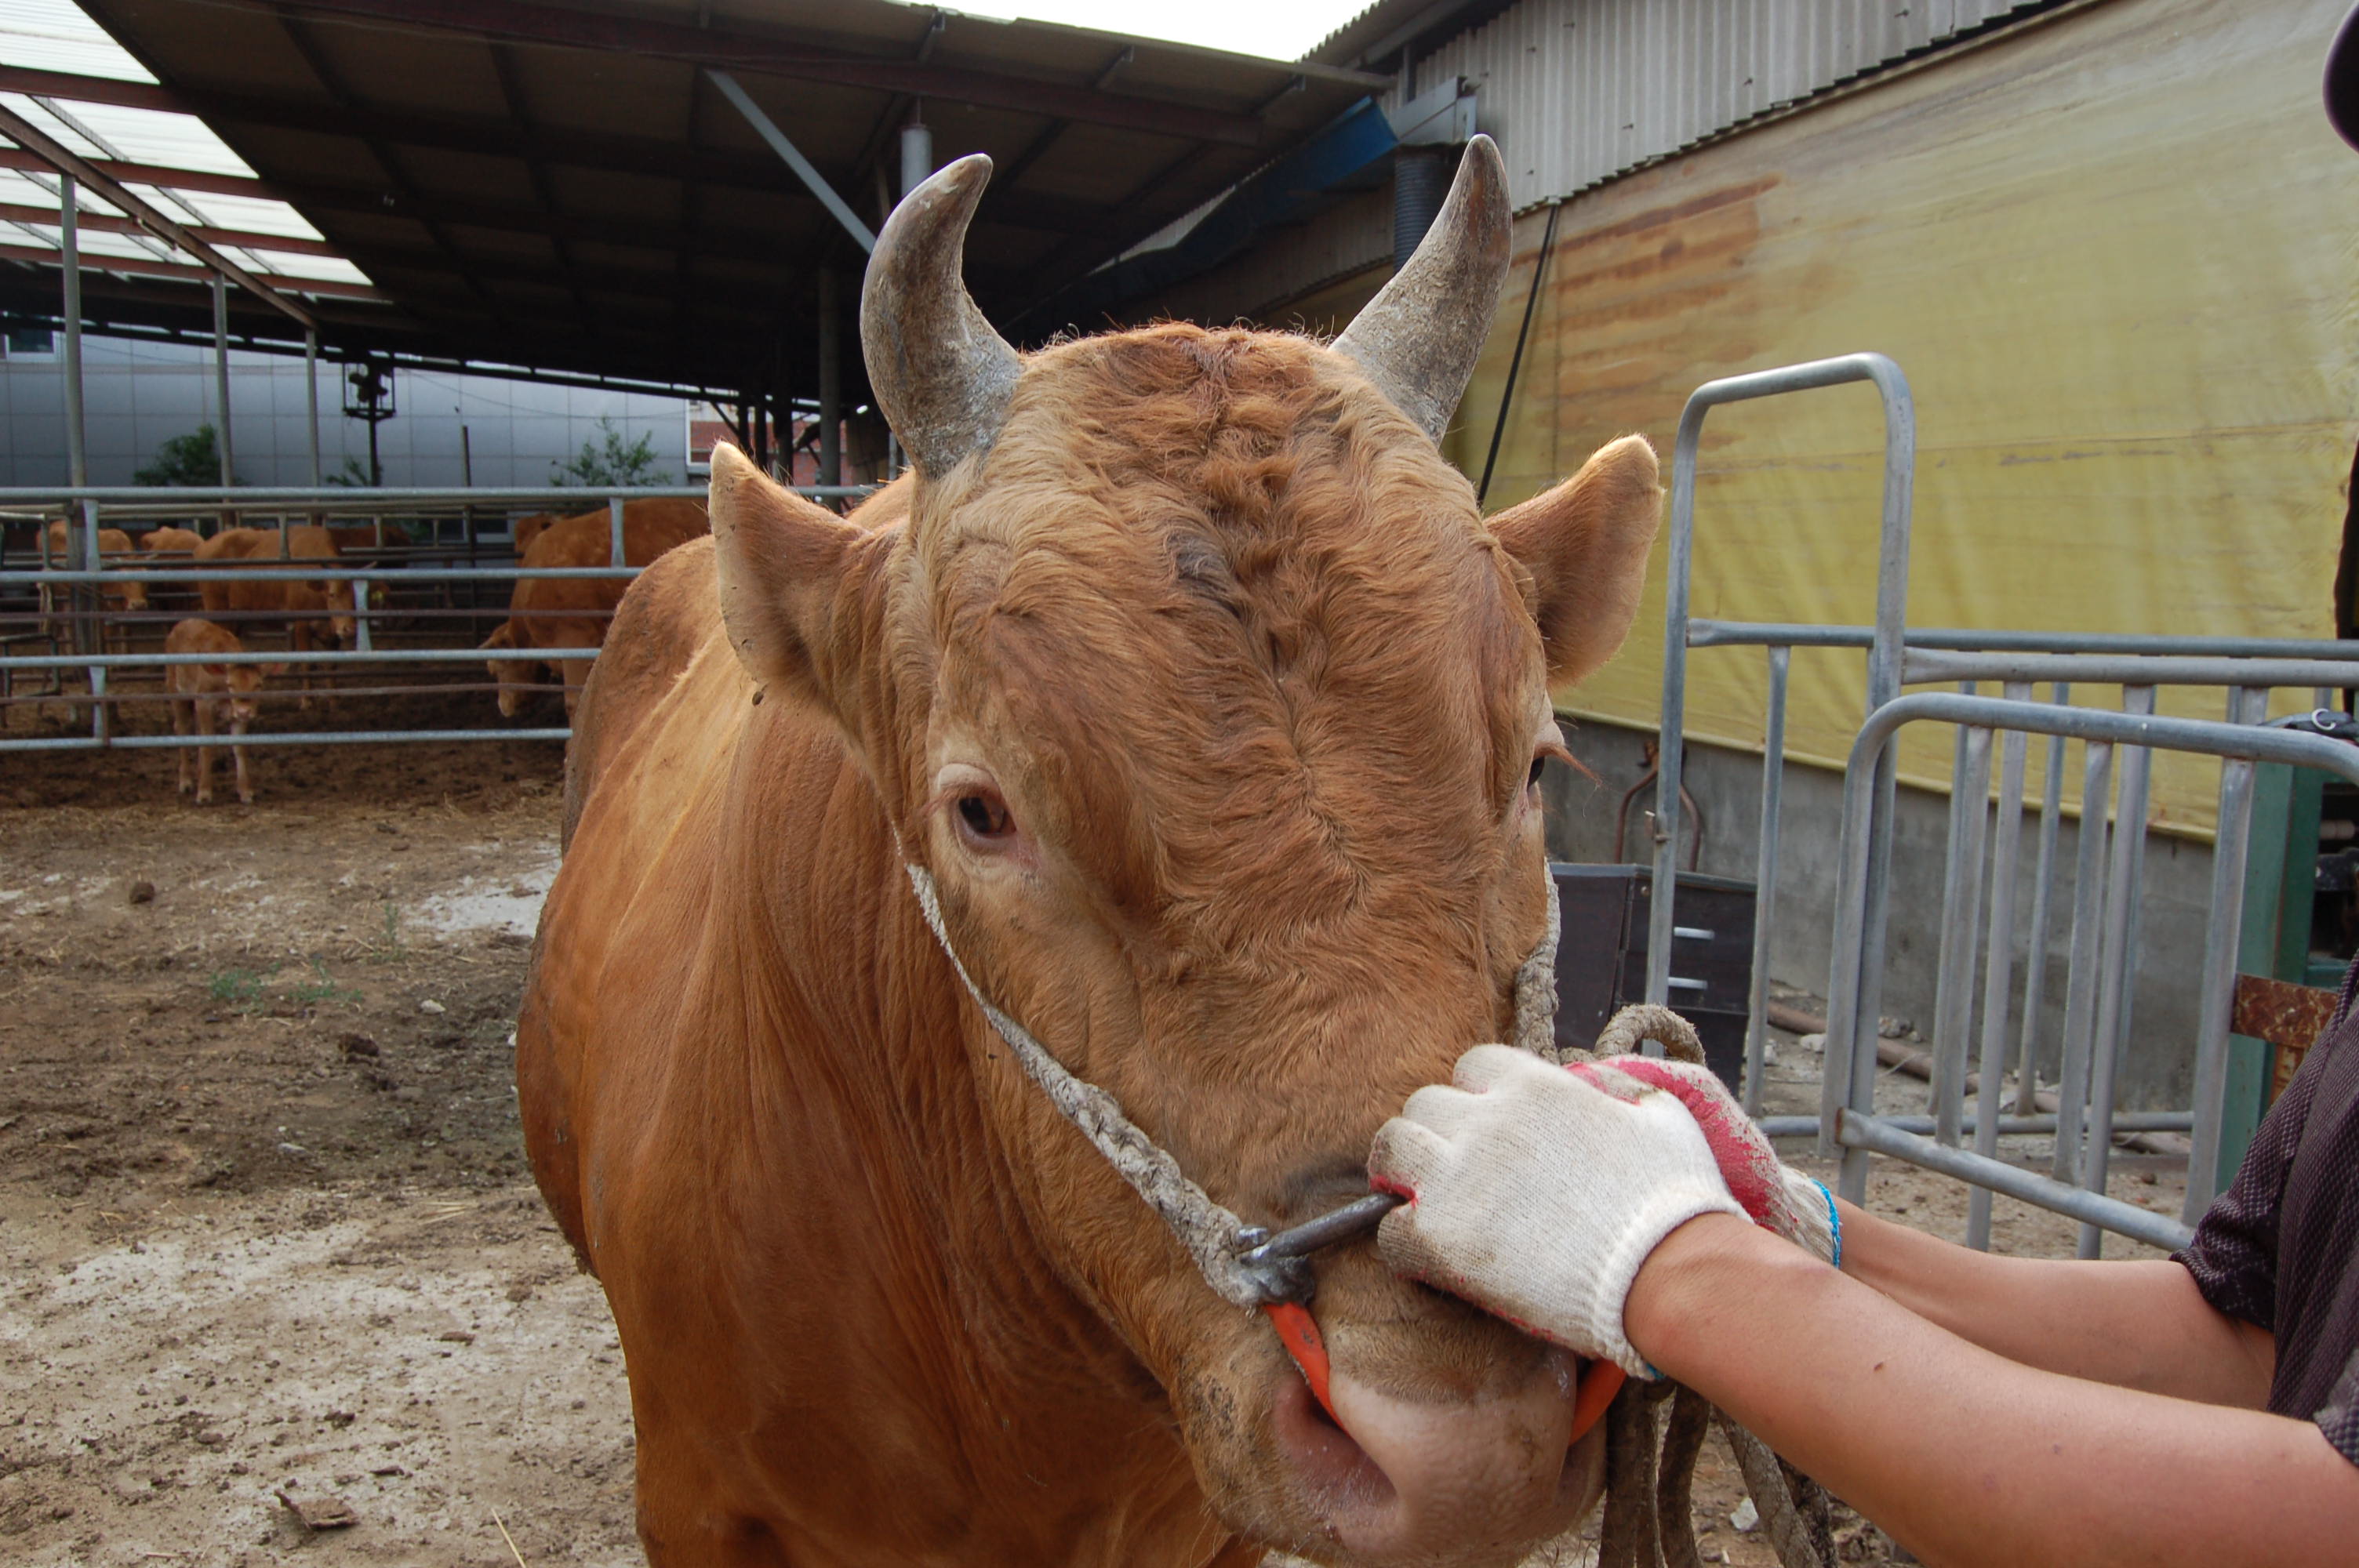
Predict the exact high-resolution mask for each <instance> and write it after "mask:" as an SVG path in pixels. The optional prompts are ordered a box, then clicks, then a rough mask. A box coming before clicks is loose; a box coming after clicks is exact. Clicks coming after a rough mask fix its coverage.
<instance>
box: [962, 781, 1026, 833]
mask: <svg viewBox="0 0 2359 1568" xmlns="http://www.w3.org/2000/svg"><path fill="white" fill-rule="evenodd" d="M957 806H958V819H959V831H960V832H961V833H962V834H963V835H964V836H965V837H966V838H968V839H969V840H970V841H971V842H974V843H978V844H998V843H1002V842H1004V841H1005V840H1006V838H1008V837H1009V836H1010V835H1012V834H1013V833H1014V832H1015V831H1016V819H1015V818H1014V817H1012V816H1008V814H1007V802H1006V801H1005V800H1003V799H1001V798H1000V797H999V795H997V794H996V793H995V792H992V791H989V790H970V791H968V792H967V793H966V794H964V795H960V796H959V797H958V803H957Z"/></svg>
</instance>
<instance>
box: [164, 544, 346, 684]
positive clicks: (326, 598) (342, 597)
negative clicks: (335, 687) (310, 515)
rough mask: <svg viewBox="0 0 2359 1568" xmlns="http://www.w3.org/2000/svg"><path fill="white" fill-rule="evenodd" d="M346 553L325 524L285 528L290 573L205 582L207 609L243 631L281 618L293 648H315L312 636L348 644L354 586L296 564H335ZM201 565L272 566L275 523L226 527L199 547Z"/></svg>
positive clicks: (201, 588)
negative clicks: (304, 573) (303, 572)
mask: <svg viewBox="0 0 2359 1568" xmlns="http://www.w3.org/2000/svg"><path fill="white" fill-rule="evenodd" d="M342 556H343V552H342V550H341V549H339V548H338V547H337V545H336V541H335V540H334V539H333V538H332V537H330V536H329V534H328V531H327V530H326V529H325V528H321V527H319V526H317V525H315V524H308V523H306V524H297V525H295V526H292V527H289V528H288V530H287V556H286V561H287V563H288V564H287V567H286V569H287V571H288V576H287V577H285V578H273V579H268V580H266V581H260V582H204V581H201V582H199V584H198V585H197V592H198V595H199V597H201V599H202V600H204V606H205V613H206V614H207V615H210V616H213V617H216V618H226V619H229V620H232V621H234V622H236V624H235V625H234V628H233V629H234V630H235V631H237V632H238V633H239V634H240V635H244V634H245V631H246V630H248V629H250V628H251V627H253V626H254V625H255V624H258V623H264V622H268V621H277V622H281V623H283V624H284V625H285V626H286V627H287V645H288V648H289V649H290V650H292V651H293V652H295V653H298V654H305V653H309V652H310V650H311V645H312V643H313V642H314V641H318V642H321V643H334V644H350V643H352V641H353V626H354V622H353V585H352V584H351V583H349V582H345V581H327V580H323V579H317V578H313V579H302V578H299V577H296V576H295V575H293V574H294V573H295V572H296V571H298V570H299V569H300V568H299V566H298V565H296V564H295V563H299V562H305V561H310V562H316V563H320V564H321V565H325V566H331V567H332V566H335V565H337V564H339V563H340V562H341V560H342ZM196 561H197V564H198V565H199V566H214V567H240V568H247V567H274V566H278V565H280V564H281V563H280V557H279V554H278V530H277V529H276V528H224V529H223V530H222V531H221V532H220V533H218V534H216V535H213V536H212V538H210V539H207V540H204V541H203V542H202V543H201V544H200V545H199V546H197V551H196Z"/></svg>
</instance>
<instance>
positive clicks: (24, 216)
mask: <svg viewBox="0 0 2359 1568" xmlns="http://www.w3.org/2000/svg"><path fill="white" fill-rule="evenodd" d="M100 167H102V168H103V167H104V166H103V165H101V166H100ZM0 222H11V223H50V224H54V223H56V222H58V214H57V213H56V212H53V211H50V210H49V209H48V208H47V207H27V206H24V205H22V204H21V203H18V202H15V201H0ZM82 228H83V229H84V230H86V231H88V232H92V233H98V234H144V233H146V232H147V230H145V229H143V228H141V227H140V226H139V225H138V224H136V223H135V222H132V221H131V220H130V219H128V218H117V217H115V216H114V214H113V213H110V212H84V213H82ZM189 232H190V233H191V234H194V235H196V237H197V238H199V239H201V240H205V241H209V242H211V243H213V244H216V245H235V246H236V247H237V248H238V249H240V250H242V251H279V252H283V253H285V254H288V255H297V256H331V257H338V258H341V257H342V255H343V254H344V253H343V252H342V251H340V250H338V249H336V247H335V246H333V245H332V244H330V243H327V242H326V241H325V240H299V239H297V238H296V237H295V236H293V235H292V234H264V233H258V232H255V231H253V230H250V229H216V228H214V227H212V225H211V224H208V223H191V224H190V225H189Z"/></svg>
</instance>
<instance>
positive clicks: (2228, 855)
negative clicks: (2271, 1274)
mask: <svg viewBox="0 0 2359 1568" xmlns="http://www.w3.org/2000/svg"><path fill="white" fill-rule="evenodd" d="M2267 715H2268V693H2267V692H2266V691H2263V690H2260V689H2258V688H2256V687H2237V688H2236V689H2235V690H2234V691H2232V692H2230V693H2229V694H2228V722H2229V723H2231V724H2257V723H2259V722H2260V721H2261V720H2262V719H2265V718H2267ZM2252 837H2253V764H2252V763H2251V762H2247V761H2245V760H2244V759H2242V758H2230V759H2229V760H2227V761H2225V762H2222V763H2221V764H2220V827H2219V831H2218V833H2217V834H2216V835H2214V837H2213V838H2212V907H2211V912H2210V914H2209V915H2208V917H2207V918H2206V920H2205V924H2204V932H2203V979H2202V989H2201V1001H2200V1002H2199V1003H2198V1005H2197V1008H2196V1014H2195V1100H2194V1105H2195V1136H2194V1147H2193V1150H2192V1152H2190V1154H2189V1156H2188V1162H2187V1203H2186V1206H2184V1207H2183V1208H2182V1209H2181V1210H2180V1217H2181V1218H2183V1219H2184V1220H2186V1222H2187V1223H2188V1224H2190V1225H2193V1224H2194V1223H2195V1222H2196V1220H2197V1219H2199V1218H2201V1217H2202V1214H2203V1211H2204V1210H2205V1209H2207V1208H2209V1207H2210V1206H2212V1198H2213V1196H2214V1195H2216V1193H2217V1190H2218V1187H2219V1175H2220V1173H2219V1164H2220V1121H2221V1117H2222V1114H2223V1109H2224V1106H2225V1099H2226V1094H2227V1087H2228V1034H2229V1028H2230V1023H2231V1022H2232V1019H2233V1015H2234V1011H2235V1002H2236V950H2237V946H2238V944H2239V942H2240V941H2241V939H2242V937H2243V935H2244V926H2245V862H2246V860H2247V857H2248V855H2249V852H2250V850H2251V849H2252Z"/></svg>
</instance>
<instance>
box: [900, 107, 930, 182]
mask: <svg viewBox="0 0 2359 1568" xmlns="http://www.w3.org/2000/svg"><path fill="white" fill-rule="evenodd" d="M933 172H934V133H933V128H932V127H931V126H929V125H928V124H926V123H925V122H924V121H923V120H919V119H915V118H912V119H911V120H910V121H909V123H908V124H906V125H904V126H902V127H901V191H900V194H901V195H902V196H904V197H906V196H908V194H909V192H911V191H912V190H915V189H918V187H919V186H920V185H923V184H925V183H926V179H927V178H928V177H929V176H930V175H931V174H932V173H933Z"/></svg>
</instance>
